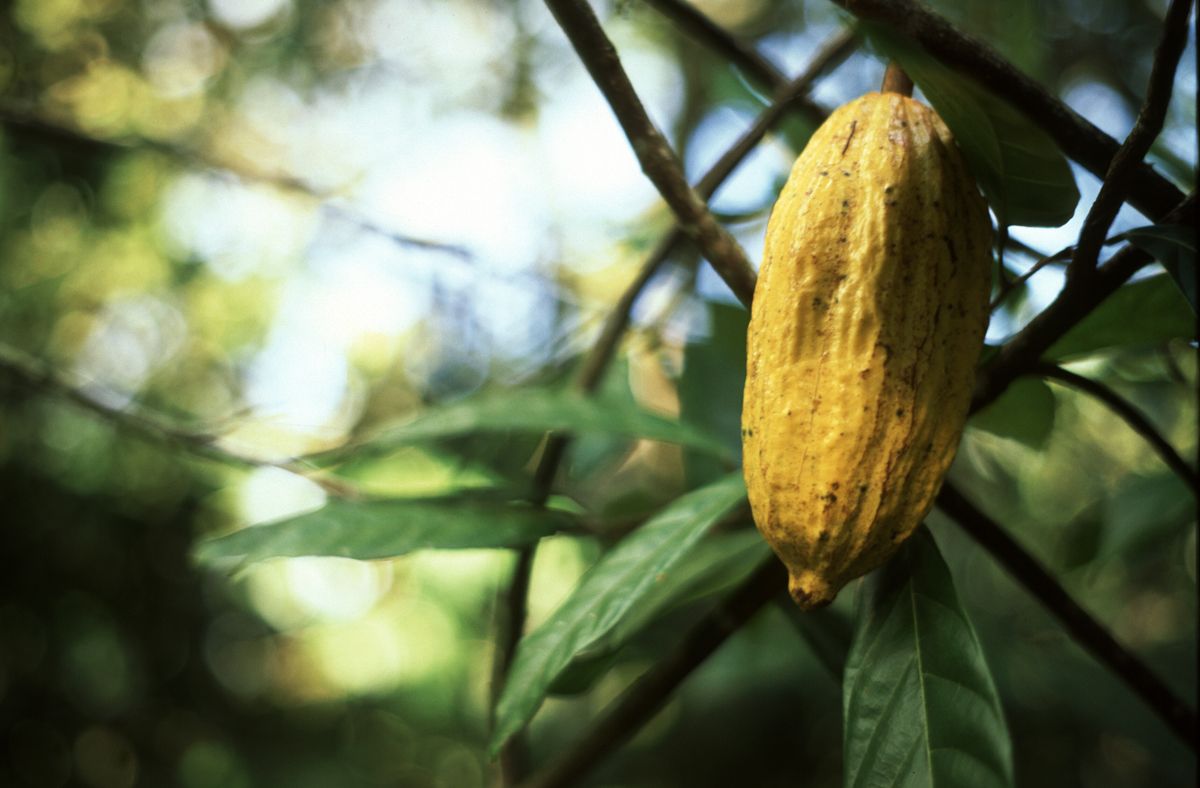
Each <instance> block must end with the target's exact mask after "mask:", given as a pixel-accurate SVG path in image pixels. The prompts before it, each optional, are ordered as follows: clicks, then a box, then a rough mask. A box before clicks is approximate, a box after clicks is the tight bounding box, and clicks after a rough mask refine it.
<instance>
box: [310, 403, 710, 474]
mask: <svg viewBox="0 0 1200 788" xmlns="http://www.w3.org/2000/svg"><path fill="white" fill-rule="evenodd" d="M495 432H570V433H578V434H608V435H622V436H625V437H627V438H648V439H650V440H658V441H664V442H666V443H678V444H682V445H684V446H688V447H689V448H693V449H698V450H701V451H706V452H710V453H712V454H715V455H718V456H724V457H729V456H730V452H729V449H728V448H727V447H726V446H725V445H724V444H722V442H721V441H719V440H717V439H716V438H714V437H712V436H710V435H708V434H706V433H705V432H703V431H702V430H700V429H697V428H696V427H693V426H691V425H689V424H684V423H682V422H678V421H673V420H671V419H668V418H664V417H662V416H657V415H655V414H653V413H649V412H647V411H644V410H642V409H640V408H638V407H636V406H635V405H632V404H630V403H628V402H624V401H617V400H611V399H608V398H599V397H596V398H593V397H586V396H584V395H583V394H580V393H578V392H575V391H570V390H553V389H521V390H516V391H498V392H492V393H487V394H481V395H479V396H477V397H471V398H469V399H466V400H462V401H459V402H454V403H451V404H448V405H440V406H437V407H433V408H430V409H428V410H425V411H422V412H421V413H420V414H419V415H417V417H416V418H414V419H413V420H411V421H409V422H407V423H405V424H401V425H398V426H395V427H391V428H389V429H385V430H384V431H383V432H382V433H380V434H379V435H376V436H375V437H373V438H371V439H369V440H368V441H366V442H365V443H363V444H360V445H357V446H354V447H345V448H341V449H336V450H334V451H331V452H326V453H324V454H320V455H315V456H313V457H311V458H310V459H311V460H313V461H314V462H317V463H326V462H333V461H338V460H341V459H344V458H346V457H347V456H350V455H361V454H364V453H367V454H374V453H377V452H386V451H390V450H392V449H395V448H396V447H398V446H404V445H407V444H412V443H420V442H422V441H431V440H441V439H445V438H453V437H459V436H463V435H471V434H476V433H495Z"/></svg>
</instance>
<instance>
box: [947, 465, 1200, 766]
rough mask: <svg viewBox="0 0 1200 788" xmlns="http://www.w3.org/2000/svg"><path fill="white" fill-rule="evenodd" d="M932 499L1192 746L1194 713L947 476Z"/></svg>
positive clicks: (1193, 741)
mask: <svg viewBox="0 0 1200 788" xmlns="http://www.w3.org/2000/svg"><path fill="white" fill-rule="evenodd" d="M937 505H938V507H939V508H940V509H941V510H942V511H944V512H945V513H946V514H948V515H950V516H951V517H952V518H954V520H955V521H956V522H957V523H958V524H959V525H960V526H961V527H962V529H963V530H964V531H966V532H967V533H968V534H969V535H970V536H971V538H973V539H974V540H975V541H976V542H978V543H979V544H980V545H981V546H982V547H983V548H984V549H986V550H987V551H988V552H989V553H990V554H991V555H992V557H993V558H995V559H996V560H997V561H999V562H1000V563H1001V564H1002V565H1003V566H1004V568H1005V569H1007V570H1008V572H1009V574H1011V575H1012V576H1013V577H1014V578H1016V579H1017V581H1018V582H1019V583H1020V585H1021V586H1023V587H1024V588H1025V589H1026V590H1027V591H1029V592H1030V593H1031V594H1033V595H1034V596H1035V597H1037V598H1038V601H1040V602H1041V603H1042V605H1043V606H1045V608H1046V609H1047V610H1048V611H1050V613H1051V614H1052V615H1054V617H1055V618H1057V619H1058V620H1059V621H1060V622H1061V623H1062V624H1063V626H1064V627H1066V629H1067V631H1068V632H1070V633H1071V636H1072V637H1073V638H1074V639H1075V641H1076V642H1078V643H1079V644H1080V645H1082V646H1083V647H1084V648H1085V649H1086V650H1087V651H1088V652H1090V653H1091V654H1092V656H1094V657H1095V658H1096V659H1098V660H1100V661H1101V662H1103V663H1104V664H1105V665H1107V666H1108V667H1109V668H1111V669H1112V671H1113V672H1114V673H1115V674H1117V675H1118V676H1120V677H1121V679H1122V680H1123V681H1124V682H1125V684H1126V686H1128V687H1129V688H1130V689H1132V690H1133V691H1134V692H1135V693H1137V695H1138V696H1139V697H1140V698H1141V699H1142V700H1143V701H1145V702H1146V704H1147V705H1148V706H1150V708H1151V709H1153V710H1154V712H1155V713H1156V714H1157V715H1158V716H1159V718H1160V719H1162V721H1163V722H1165V723H1166V724H1167V727H1169V728H1170V729H1171V730H1172V731H1173V732H1174V733H1175V734H1176V735H1177V736H1179V737H1180V738H1181V739H1183V741H1184V742H1185V743H1187V744H1188V745H1189V746H1191V748H1192V749H1193V750H1195V749H1196V732H1197V728H1196V713H1195V712H1194V711H1193V710H1192V709H1190V708H1188V706H1187V704H1186V703H1184V702H1183V700H1181V699H1180V698H1179V697H1178V696H1176V695H1175V693H1174V692H1173V691H1172V690H1171V689H1170V687H1168V686H1167V685H1166V684H1164V683H1163V682H1162V681H1161V680H1160V679H1159V678H1158V676H1156V675H1155V674H1154V672H1153V671H1151V670H1150V669H1149V668H1148V667H1147V666H1146V664H1145V663H1144V662H1142V661H1141V660H1140V659H1138V657H1137V656H1136V655H1134V654H1133V653H1132V652H1130V651H1128V650H1127V649H1126V648H1125V647H1124V646H1122V645H1121V644H1120V643H1118V642H1117V640H1116V639H1115V638H1114V637H1113V636H1112V635H1111V634H1110V633H1109V632H1108V630H1106V629H1105V628H1104V627H1103V626H1101V625H1100V624H1099V623H1098V622H1097V621H1096V619H1094V618H1092V616H1091V615H1090V614H1088V612H1087V611H1086V610H1084V609H1083V608H1082V607H1081V606H1080V605H1079V603H1078V602H1076V601H1075V600H1074V599H1072V598H1071V595H1070V594H1068V593H1067V592H1066V590H1064V589H1063V587H1062V586H1061V585H1059V584H1058V581H1056V580H1055V579H1054V577H1053V576H1051V575H1050V573H1049V572H1047V571H1046V569H1045V568H1044V567H1043V566H1042V565H1041V564H1040V563H1039V562H1038V560H1037V559H1036V558H1034V557H1033V556H1031V555H1030V554H1029V553H1027V552H1026V551H1025V550H1024V549H1023V548H1022V547H1021V546H1020V545H1019V544H1017V543H1016V542H1015V541H1014V540H1013V538H1012V537H1011V536H1009V535H1008V534H1007V533H1006V532H1005V531H1004V529H1003V528H1001V527H1000V526H999V525H998V524H997V523H996V522H995V521H994V520H992V519H991V518H989V517H988V516H987V515H985V514H984V513H983V512H982V511H980V510H979V509H978V508H976V507H975V505H974V504H972V503H971V502H970V501H968V500H967V499H966V498H965V497H964V496H963V495H962V493H960V492H959V491H958V490H957V489H956V488H955V487H954V485H953V484H951V483H950V482H946V483H945V484H943V485H942V490H941V492H940V493H938V497H937Z"/></svg>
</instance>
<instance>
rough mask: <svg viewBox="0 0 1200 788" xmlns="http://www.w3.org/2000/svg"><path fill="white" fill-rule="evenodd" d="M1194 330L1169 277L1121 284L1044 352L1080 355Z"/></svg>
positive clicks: (1192, 320) (1187, 308)
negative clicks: (1120, 286)
mask: <svg viewBox="0 0 1200 788" xmlns="http://www.w3.org/2000/svg"><path fill="white" fill-rule="evenodd" d="M1195 333H1196V316H1195V314H1194V313H1193V312H1192V308H1191V306H1189V305H1188V302H1187V299H1186V298H1184V297H1183V293H1181V292H1180V290H1179V288H1178V287H1177V286H1176V285H1175V283H1174V282H1173V281H1172V280H1171V277H1169V276H1161V275H1160V276H1152V277H1150V278H1148V279H1142V280H1140V281H1138V282H1132V283H1130V284H1127V285H1125V286H1124V287H1122V288H1121V289H1120V290H1118V291H1117V292H1115V293H1113V294H1112V295H1111V296H1109V297H1108V298H1107V299H1105V301H1104V303H1102V304H1100V306H1099V307H1097V308H1096V309H1095V310H1093V311H1092V313H1091V314H1090V315H1088V316H1087V317H1085V318H1084V319H1083V320H1081V321H1079V322H1078V323H1076V324H1075V327H1074V328H1072V329H1071V330H1070V331H1068V332H1067V333H1066V334H1065V335H1064V336H1063V338H1062V339H1060V340H1058V342H1056V343H1054V345H1053V346H1052V347H1051V348H1050V350H1049V351H1048V352H1047V355H1048V356H1050V357H1051V358H1056V359H1061V358H1070V357H1072V356H1082V355H1085V354H1088V353H1094V352H1095V351H1097V350H1104V349H1106V348H1111V347H1128V346H1131V345H1152V344H1155V343H1158V342H1163V341H1166V340H1168V339H1174V338H1176V337H1188V338H1190V337H1192V336H1194V335H1195Z"/></svg>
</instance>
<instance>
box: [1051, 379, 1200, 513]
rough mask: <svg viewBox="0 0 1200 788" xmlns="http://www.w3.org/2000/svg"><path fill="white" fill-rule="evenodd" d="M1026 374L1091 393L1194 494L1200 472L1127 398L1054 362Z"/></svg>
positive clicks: (1199, 482) (1199, 484) (1199, 481)
mask: <svg viewBox="0 0 1200 788" xmlns="http://www.w3.org/2000/svg"><path fill="white" fill-rule="evenodd" d="M1028 374H1030V375H1037V376H1039V377H1043V378H1050V379H1051V380H1057V381H1059V382H1061V383H1065V384H1067V385H1068V386H1070V387H1071V388H1075V389H1079V390H1080V391H1083V392H1086V393H1088V394H1091V395H1092V396H1093V397H1095V398H1096V399H1098V400H1100V401H1101V402H1103V403H1104V404H1105V405H1107V406H1108V407H1109V409H1110V410H1112V412H1113V413H1115V414H1117V415H1118V416H1120V417H1121V419H1122V420H1123V421H1124V422H1125V423H1126V424H1128V425H1129V426H1130V428H1131V429H1133V431H1134V432H1136V433H1137V434H1138V435H1141V436H1142V437H1143V438H1144V439H1145V440H1146V442H1147V443H1149V444H1150V446H1151V448H1153V449H1154V451H1156V452H1157V453H1158V456H1159V457H1161V458H1162V461H1163V462H1164V463H1166V465H1167V467H1168V468H1170V469H1171V470H1172V471H1174V472H1175V474H1176V475H1178V476H1179V478H1181V479H1183V480H1184V481H1185V482H1187V484H1188V486H1189V487H1190V488H1191V489H1192V491H1193V493H1195V492H1197V491H1198V488H1200V475H1197V473H1196V471H1195V470H1194V469H1193V468H1192V467H1191V466H1190V465H1188V464H1187V461H1186V460H1184V459H1183V457H1181V456H1180V455H1179V452H1177V451H1175V449H1174V448H1173V447H1172V446H1171V444H1170V443H1168V442H1167V439H1166V438H1164V437H1163V436H1162V434H1161V433H1159V431H1158V430H1156V429H1155V428H1154V425H1153V424H1151V423H1150V420H1149V419H1147V418H1146V417H1145V416H1144V415H1142V413H1141V411H1139V410H1138V409H1137V408H1135V407H1134V406H1133V404H1132V403H1131V402H1129V400H1127V399H1125V398H1124V397H1122V396H1121V395H1120V394H1118V393H1117V392H1115V391H1113V390H1112V389H1110V388H1109V387H1108V386H1106V385H1104V384H1103V383H1101V382H1100V381H1097V380H1092V379H1091V378H1085V377H1084V376H1083V375H1078V374H1076V373H1074V372H1071V371H1070V370H1066V369H1063V368H1062V367H1060V366H1058V365H1056V364H1044V363H1043V364H1037V365H1036V366H1034V367H1032V368H1031V369H1030V370H1029V372H1028Z"/></svg>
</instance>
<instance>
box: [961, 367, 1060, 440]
mask: <svg viewBox="0 0 1200 788" xmlns="http://www.w3.org/2000/svg"><path fill="white" fill-rule="evenodd" d="M1057 402H1058V401H1057V400H1056V399H1055V398H1054V392H1053V391H1052V390H1051V389H1050V386H1048V385H1047V384H1046V382H1045V381H1044V380H1038V379H1036V378H1021V379H1019V380H1017V381H1015V382H1014V383H1013V384H1012V385H1011V386H1009V387H1008V388H1007V389H1006V390H1005V391H1004V393H1003V394H1001V395H1000V397H999V399H997V400H996V401H995V402H993V403H991V404H990V405H988V406H987V407H986V408H984V409H983V410H981V411H979V412H978V413H976V414H975V415H974V416H972V417H971V426H972V427H975V428H976V429H981V430H984V431H985V432H990V433H992V434H993V435H999V436H1001V437H1003V438H1012V439H1013V440H1017V441H1020V442H1021V443H1024V444H1025V445H1026V446H1029V447H1031V448H1034V449H1040V448H1041V447H1042V446H1044V445H1045V444H1046V438H1048V437H1049V436H1050V433H1051V432H1052V431H1053V430H1054V413H1055V406H1056V405H1057Z"/></svg>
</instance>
